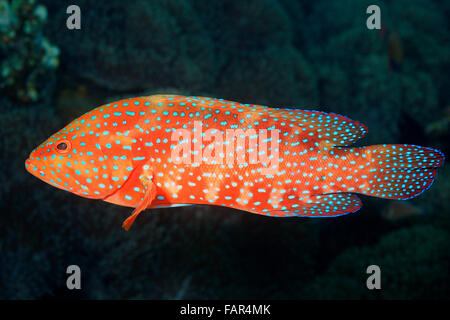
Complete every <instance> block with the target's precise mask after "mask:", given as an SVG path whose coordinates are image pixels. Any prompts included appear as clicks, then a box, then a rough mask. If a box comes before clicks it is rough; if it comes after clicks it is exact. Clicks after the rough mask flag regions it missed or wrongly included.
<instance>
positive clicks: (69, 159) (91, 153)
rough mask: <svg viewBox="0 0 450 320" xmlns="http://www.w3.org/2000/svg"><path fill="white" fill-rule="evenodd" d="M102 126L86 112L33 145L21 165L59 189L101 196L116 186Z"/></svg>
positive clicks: (112, 190)
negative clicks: (34, 146) (35, 145)
mask: <svg viewBox="0 0 450 320" xmlns="http://www.w3.org/2000/svg"><path fill="white" fill-rule="evenodd" d="M103 132H105V131H104V128H100V129H99V127H98V126H97V123H96V121H95V118H94V116H92V115H91V113H87V114H85V115H83V116H82V117H80V118H78V119H76V120H74V121H72V122H71V123H70V124H68V125H67V126H66V127H64V128H63V129H61V130H60V131H58V132H57V133H55V134H53V135H52V136H50V137H49V138H48V139H47V140H46V141H44V142H43V143H42V144H40V145H39V146H38V147H37V148H35V149H34V150H33V151H32V152H31V154H30V156H29V157H28V159H27V160H26V161H25V167H26V170H27V171H28V172H30V173H31V174H32V175H34V176H36V177H37V178H39V179H41V180H42V181H44V182H46V183H48V184H50V185H52V186H54V187H57V188H59V189H62V190H65V191H69V192H72V193H75V194H77V195H79V196H83V197H86V198H92V199H104V198H105V197H107V196H109V195H111V194H113V193H114V192H115V191H117V189H118V188H120V185H119V183H120V182H119V183H118V182H116V181H113V180H112V178H113V177H111V174H110V170H111V168H112V167H113V166H115V165H113V163H112V161H113V160H112V157H108V156H107V155H106V149H105V146H104V141H103V139H104V137H105V135H104V134H103Z"/></svg>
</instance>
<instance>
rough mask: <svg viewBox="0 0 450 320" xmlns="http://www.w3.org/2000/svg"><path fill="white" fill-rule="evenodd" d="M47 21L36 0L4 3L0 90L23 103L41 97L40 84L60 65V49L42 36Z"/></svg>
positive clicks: (2, 0)
mask: <svg viewBox="0 0 450 320" xmlns="http://www.w3.org/2000/svg"><path fill="white" fill-rule="evenodd" d="M46 21H47V9H46V8H45V6H43V5H40V4H37V3H36V2H35V1H34V0H11V1H8V0H0V59H1V61H2V62H1V72H0V88H2V89H3V90H4V92H6V93H7V94H9V95H11V96H13V97H14V98H17V99H19V100H20V101H23V102H35V101H37V100H38V99H39V98H40V90H41V88H42V85H41V84H40V81H42V79H43V78H44V77H47V79H46V81H48V73H49V71H50V70H54V69H55V68H57V67H58V64H59V60H58V56H59V49H58V48H57V47H56V46H54V45H52V44H51V43H50V42H49V41H48V40H47V39H46V38H45V37H44V36H43V34H42V29H43V26H44V24H45V23H46ZM46 81H45V80H44V82H46Z"/></svg>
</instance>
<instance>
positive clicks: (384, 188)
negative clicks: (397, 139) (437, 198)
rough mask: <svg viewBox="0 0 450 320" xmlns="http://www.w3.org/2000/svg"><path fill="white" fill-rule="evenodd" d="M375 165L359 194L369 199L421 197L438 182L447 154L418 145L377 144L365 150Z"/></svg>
mask: <svg viewBox="0 0 450 320" xmlns="http://www.w3.org/2000/svg"><path fill="white" fill-rule="evenodd" d="M364 154H365V156H366V158H367V159H368V160H370V161H371V164H370V166H369V168H368V172H367V174H366V177H365V182H366V183H365V185H364V187H363V188H362V189H360V190H358V192H360V193H363V194H367V195H369V196H374V197H380V198H386V199H397V200H406V199H411V198H414V197H417V196H418V195H419V194H421V193H422V192H424V191H425V190H427V189H428V188H429V187H430V186H431V185H432V184H433V182H434V179H435V178H436V175H437V168H439V167H441V166H442V165H443V164H444V159H445V158H444V154H443V153H442V152H441V151H439V150H436V149H431V148H426V147H419V146H414V145H407V144H403V145H399V144H389V145H375V146H370V147H365V148H364Z"/></svg>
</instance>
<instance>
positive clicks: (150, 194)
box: [122, 175, 156, 231]
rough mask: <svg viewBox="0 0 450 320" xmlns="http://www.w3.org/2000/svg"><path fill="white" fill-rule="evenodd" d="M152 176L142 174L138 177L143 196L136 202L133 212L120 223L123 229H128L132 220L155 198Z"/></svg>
mask: <svg viewBox="0 0 450 320" xmlns="http://www.w3.org/2000/svg"><path fill="white" fill-rule="evenodd" d="M152 178H153V176H151V175H150V176H149V175H143V176H142V177H141V178H140V181H141V182H142V186H143V190H142V192H143V194H144V197H143V199H142V200H141V202H140V203H139V204H138V206H137V207H136V208H135V209H134V210H133V213H132V214H131V216H129V217H128V218H127V219H126V220H125V221H124V222H123V224H122V227H123V228H124V229H125V230H127V231H128V230H129V229H130V227H131V225H132V224H133V222H134V220H135V219H136V218H137V216H138V215H139V213H141V212H142V211H143V210H145V209H146V208H147V207H148V206H149V205H150V203H151V202H152V201H153V199H155V197H156V185H155V184H154V183H153V181H152Z"/></svg>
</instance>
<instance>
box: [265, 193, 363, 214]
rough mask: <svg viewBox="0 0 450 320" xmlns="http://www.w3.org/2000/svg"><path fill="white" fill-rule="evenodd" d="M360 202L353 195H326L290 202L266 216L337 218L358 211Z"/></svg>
mask: <svg viewBox="0 0 450 320" xmlns="http://www.w3.org/2000/svg"><path fill="white" fill-rule="evenodd" d="M361 206H362V203H361V200H360V199H359V198H358V196H356V195H355V194H350V193H328V194H322V195H314V196H310V197H308V198H304V199H303V200H302V201H290V202H289V203H285V204H284V206H283V207H282V208H281V209H279V210H270V211H269V212H268V213H267V215H269V216H273V217H313V218H321V217H337V216H342V215H345V214H348V213H352V212H356V211H358V210H359V209H360V208H361Z"/></svg>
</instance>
